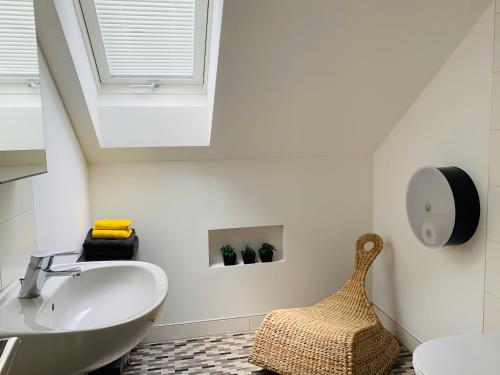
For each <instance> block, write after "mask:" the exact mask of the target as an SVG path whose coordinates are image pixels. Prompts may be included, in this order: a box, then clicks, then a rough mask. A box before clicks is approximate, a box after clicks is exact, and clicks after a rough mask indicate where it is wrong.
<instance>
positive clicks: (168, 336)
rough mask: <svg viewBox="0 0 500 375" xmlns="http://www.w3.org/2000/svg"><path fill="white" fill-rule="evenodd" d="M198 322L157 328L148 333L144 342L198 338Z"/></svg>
mask: <svg viewBox="0 0 500 375" xmlns="http://www.w3.org/2000/svg"><path fill="white" fill-rule="evenodd" d="M198 325H199V323H198V322H194V323H186V324H172V325H162V326H156V327H153V328H152V329H151V331H150V332H149V333H148V335H147V336H146V338H145V339H144V342H158V341H168V340H177V339H190V338H193V337H198Z"/></svg>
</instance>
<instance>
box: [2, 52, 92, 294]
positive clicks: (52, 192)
mask: <svg viewBox="0 0 500 375" xmlns="http://www.w3.org/2000/svg"><path fill="white" fill-rule="evenodd" d="M40 65H41V66H40V76H41V84H42V87H43V90H42V102H43V120H44V123H45V144H46V147H47V161H48V170H49V172H48V174H45V175H43V176H38V177H34V178H28V179H24V180H20V181H17V182H12V183H8V184H5V185H0V238H1V241H0V273H1V285H2V287H5V286H6V285H7V284H9V283H11V282H12V281H14V280H16V279H17V278H19V277H22V276H23V275H24V271H25V270H26V266H27V265H28V261H29V256H30V254H31V253H32V252H33V251H34V250H36V249H37V248H41V249H48V250H78V249H79V248H80V245H81V243H82V240H83V238H84V236H85V234H86V230H87V227H88V224H89V200H88V183H87V166H86V163H85V160H84V159H83V157H82V153H81V150H80V147H79V145H78V143H77V142H76V139H75V135H74V133H73V130H72V128H71V123H70V122H69V119H68V117H67V115H66V111H65V109H64V107H63V105H62V102H61V98H60V97H59V94H58V92H57V90H56V89H55V87H54V83H53V81H52V78H51V76H50V73H49V71H48V70H47V67H46V65H45V62H44V61H43V58H42V57H40Z"/></svg>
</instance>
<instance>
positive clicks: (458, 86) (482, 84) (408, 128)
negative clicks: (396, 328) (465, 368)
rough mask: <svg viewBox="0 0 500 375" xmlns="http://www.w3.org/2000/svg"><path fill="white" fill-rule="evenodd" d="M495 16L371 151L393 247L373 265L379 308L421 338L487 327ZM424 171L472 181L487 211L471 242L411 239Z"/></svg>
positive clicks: (379, 214)
mask: <svg viewBox="0 0 500 375" xmlns="http://www.w3.org/2000/svg"><path fill="white" fill-rule="evenodd" d="M493 13H494V11H493V7H490V8H489V9H488V11H487V12H486V13H485V14H484V15H483V16H482V18H481V19H480V20H479V21H478V23H477V24H476V25H475V26H474V27H473V28H472V30H471V31H470V32H469V34H468V35H467V36H466V38H465V39H464V40H463V41H462V42H461V44H460V45H459V47H458V48H457V49H456V50H455V52H454V53H453V54H452V56H451V57H450V58H449V60H448V61H447V62H446V63H445V64H444V66H443V67H442V68H441V70H440V71H439V72H438V74H437V75H436V76H435V78H434V79H433V80H432V82H431V83H430V84H429V86H428V87H427V88H426V89H425V90H424V91H423V92H422V94H421V95H420V97H419V98H418V99H417V100H416V101H415V103H414V104H413V105H412V106H411V108H410V109H409V110H408V112H407V113H406V114H405V115H404V117H403V118H402V119H401V121H400V122H399V123H398V124H397V126H396V127H395V128H394V129H393V130H392V131H391V133H390V134H389V136H388V137H387V138H386V139H385V140H384V142H383V143H382V144H381V145H380V146H379V148H378V149H377V151H376V152H375V154H374V162H373V166H374V167H373V227H374V230H375V231H376V232H378V233H380V234H381V235H382V236H383V237H384V239H385V241H386V248H385V250H384V252H382V255H381V256H380V259H379V260H377V262H375V265H374V266H375V267H374V272H373V289H374V291H373V293H374V294H373V295H374V302H375V304H376V305H377V306H378V307H379V308H380V309H381V310H382V311H384V312H385V313H386V314H388V315H389V316H390V317H392V318H393V319H394V320H395V321H396V322H397V323H399V324H400V325H402V326H403V327H405V328H406V329H407V330H408V331H409V332H410V333H411V334H413V335H414V336H415V337H416V338H417V339H419V340H428V339H431V338H433V337H438V336H445V335H454V334H460V333H466V332H481V329H482V318H483V293H484V285H483V283H484V268H485V245H486V220H485V218H486V215H485V214H486V207H487V189H488V153H489V127H490V104H491V85H492V76H491V70H492V62H493V51H492V43H493ZM409 74H411V72H409ZM425 165H432V166H449V165H454V166H458V167H461V168H463V169H464V170H466V171H467V172H468V173H469V174H470V175H471V177H472V179H473V180H474V182H475V184H476V186H477V188H478V190H479V196H480V200H481V211H482V214H481V220H480V223H479V227H478V230H477V233H476V234H475V236H474V237H473V238H472V239H471V240H470V241H469V242H468V243H467V244H465V245H462V246H459V247H449V248H442V249H438V250H430V249H428V248H426V247H424V246H423V245H421V244H420V243H419V242H418V241H417V239H416V238H415V236H414V235H413V234H412V232H411V229H410V227H409V224H408V221H407V218H406V208H405V194H406V188H407V184H408V181H409V179H410V177H411V175H412V173H413V172H414V171H415V170H416V169H417V168H419V167H421V166H425Z"/></svg>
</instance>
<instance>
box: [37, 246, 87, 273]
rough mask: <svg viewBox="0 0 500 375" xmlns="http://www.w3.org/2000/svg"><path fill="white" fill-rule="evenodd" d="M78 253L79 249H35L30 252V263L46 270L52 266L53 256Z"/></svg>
mask: <svg viewBox="0 0 500 375" xmlns="http://www.w3.org/2000/svg"><path fill="white" fill-rule="evenodd" d="M76 254H80V251H64V252H61V253H57V252H54V251H40V250H38V251H35V252H34V253H33V254H31V259H30V265H31V266H32V267H34V268H40V269H43V270H48V269H50V267H51V266H52V263H53V261H54V257H55V256H59V255H76Z"/></svg>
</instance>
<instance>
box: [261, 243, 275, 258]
mask: <svg viewBox="0 0 500 375" xmlns="http://www.w3.org/2000/svg"><path fill="white" fill-rule="evenodd" d="M275 251H276V248H275V247H274V246H273V245H271V244H270V243H267V242H262V245H261V247H260V249H259V256H260V260H261V261H262V262H263V263H266V262H272V261H273V253H274V252H275Z"/></svg>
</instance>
